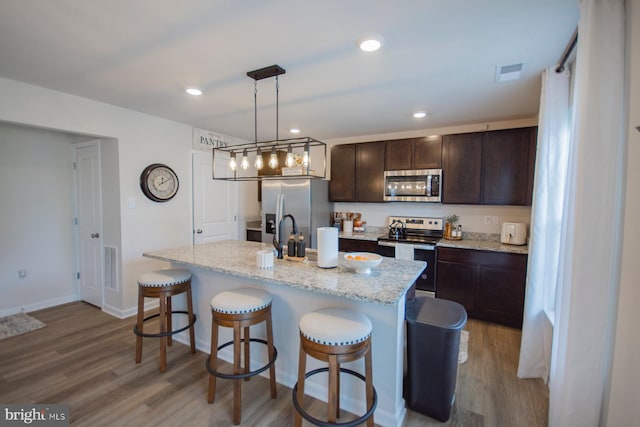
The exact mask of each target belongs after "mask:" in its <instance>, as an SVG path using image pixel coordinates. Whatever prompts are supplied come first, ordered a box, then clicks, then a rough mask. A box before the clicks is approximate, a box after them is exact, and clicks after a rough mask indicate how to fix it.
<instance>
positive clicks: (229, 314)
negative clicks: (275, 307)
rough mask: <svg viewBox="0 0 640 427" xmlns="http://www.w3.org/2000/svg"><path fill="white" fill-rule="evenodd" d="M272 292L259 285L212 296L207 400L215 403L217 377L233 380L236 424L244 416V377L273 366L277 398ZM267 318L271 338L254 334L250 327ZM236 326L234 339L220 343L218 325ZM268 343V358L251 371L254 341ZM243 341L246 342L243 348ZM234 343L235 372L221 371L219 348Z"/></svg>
mask: <svg viewBox="0 0 640 427" xmlns="http://www.w3.org/2000/svg"><path fill="white" fill-rule="evenodd" d="M271 300H272V299H271V295H269V294H268V293H267V292H265V291H262V290H260V289H255V288H241V289H234V290H231V291H224V292H220V293H219V294H217V295H215V296H214V297H213V298H212V299H211V355H210V356H209V358H208V359H207V361H206V367H207V371H208V372H209V394H208V396H207V401H208V402H209V403H213V401H214V399H215V395H216V377H220V378H224V379H230V380H234V381H233V424H240V420H241V418H242V394H241V392H242V390H241V381H242V380H243V379H244V380H245V381H248V380H249V379H250V377H252V376H254V375H258V374H260V373H261V372H264V371H265V370H267V369H269V379H270V382H271V398H272V399H275V398H277V392H276V368H275V361H276V358H277V357H278V351H277V350H276V348H275V346H274V345H273V329H272V324H271ZM262 322H265V324H266V329H267V340H266V341H265V340H262V339H258V338H251V337H250V334H249V327H250V326H253V325H257V324H259V323H262ZM219 326H224V327H227V328H233V340H232V341H229V342H226V343H224V344H222V345H220V346H218V327H219ZM251 342H257V343H261V344H264V345H266V346H267V351H268V362H267V363H266V364H265V365H263V366H262V367H260V368H258V369H256V370H253V371H251V367H250V361H251V355H250V350H249V349H250V343H251ZM240 343H243V344H244V345H243V346H242V347H243V348H241V346H240ZM232 344H233V373H231V374H227V373H223V372H220V371H218V351H219V350H221V349H223V348H225V347H228V346H230V345H232ZM242 349H244V367H243V366H241V363H240V359H241V357H240V356H241V351H242Z"/></svg>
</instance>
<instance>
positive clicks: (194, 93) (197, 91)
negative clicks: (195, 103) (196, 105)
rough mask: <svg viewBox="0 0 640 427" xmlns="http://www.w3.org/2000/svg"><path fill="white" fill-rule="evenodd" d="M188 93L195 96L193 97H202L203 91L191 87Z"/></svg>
mask: <svg viewBox="0 0 640 427" xmlns="http://www.w3.org/2000/svg"><path fill="white" fill-rule="evenodd" d="M186 92H187V93H188V94H189V95H193V96H200V95H202V91H201V90H200V89H198V88H195V87H189V88H187V90H186Z"/></svg>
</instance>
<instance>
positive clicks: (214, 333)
mask: <svg viewBox="0 0 640 427" xmlns="http://www.w3.org/2000/svg"><path fill="white" fill-rule="evenodd" d="M209 365H210V366H211V368H213V369H214V370H216V369H217V368H218V324H217V323H216V320H215V319H211V355H210V356H209ZM215 398H216V376H215V375H212V374H209V395H208V396H207V402H209V403H213V401H214V399H215Z"/></svg>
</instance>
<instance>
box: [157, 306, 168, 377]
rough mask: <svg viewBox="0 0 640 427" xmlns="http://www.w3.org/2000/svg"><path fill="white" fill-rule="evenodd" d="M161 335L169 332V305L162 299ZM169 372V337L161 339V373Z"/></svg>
mask: <svg viewBox="0 0 640 427" xmlns="http://www.w3.org/2000/svg"><path fill="white" fill-rule="evenodd" d="M159 317H160V333H165V332H167V303H166V301H165V298H164V297H160V316H159ZM166 370H167V337H160V372H165V371H166Z"/></svg>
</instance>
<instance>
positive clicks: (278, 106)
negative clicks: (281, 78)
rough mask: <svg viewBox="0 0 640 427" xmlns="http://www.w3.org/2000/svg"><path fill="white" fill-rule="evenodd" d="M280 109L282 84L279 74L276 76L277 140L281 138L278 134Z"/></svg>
mask: <svg viewBox="0 0 640 427" xmlns="http://www.w3.org/2000/svg"><path fill="white" fill-rule="evenodd" d="M279 110H280V84H279V83H278V76H276V141H278V140H280V138H279V136H278V122H279V120H278V119H279V117H278V116H279V114H278V111H279Z"/></svg>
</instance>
